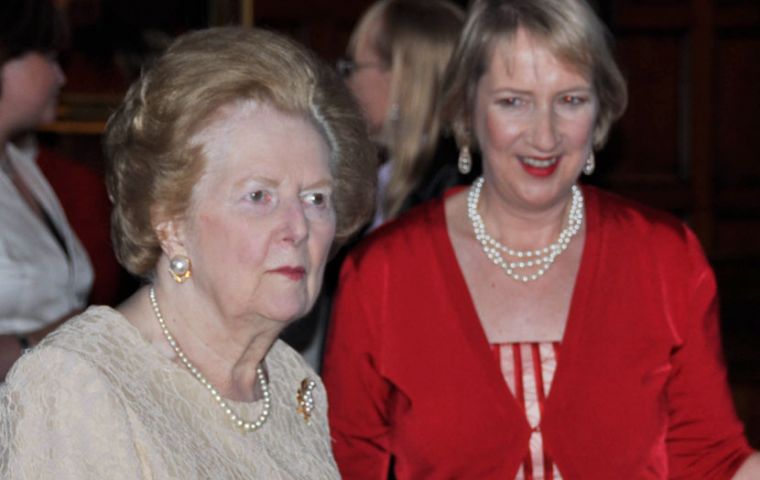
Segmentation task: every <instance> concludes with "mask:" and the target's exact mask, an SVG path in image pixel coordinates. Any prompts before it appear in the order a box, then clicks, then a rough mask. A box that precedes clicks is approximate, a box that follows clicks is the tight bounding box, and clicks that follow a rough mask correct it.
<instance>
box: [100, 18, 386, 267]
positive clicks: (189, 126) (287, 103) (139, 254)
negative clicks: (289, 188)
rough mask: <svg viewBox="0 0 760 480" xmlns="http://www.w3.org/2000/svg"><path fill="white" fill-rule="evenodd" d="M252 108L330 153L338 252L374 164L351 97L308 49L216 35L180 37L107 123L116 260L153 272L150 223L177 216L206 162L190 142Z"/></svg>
mask: <svg viewBox="0 0 760 480" xmlns="http://www.w3.org/2000/svg"><path fill="white" fill-rule="evenodd" d="M245 100H253V101H257V102H261V103H266V104H269V105H272V106H274V107H275V108H277V109H279V110H281V111H283V112H286V113H290V114H294V115H300V116H303V117H304V118H307V119H309V120H310V121H311V122H312V123H313V124H314V126H315V127H316V128H317V130H318V131H320V132H321V133H322V134H323V135H324V137H325V140H326V142H327V145H328V147H329V148H330V169H331V172H332V175H333V179H334V185H333V198H334V204H335V210H336V219H337V225H336V235H335V242H336V244H340V243H342V242H343V241H345V240H346V239H347V238H348V237H349V236H350V235H352V234H353V233H354V232H356V231H357V230H358V229H359V228H360V227H361V226H362V225H363V224H364V223H365V222H366V220H367V219H368V218H369V216H370V215H371V213H372V210H373V205H374V191H375V182H376V175H375V171H376V165H377V159H376V154H375V150H374V148H373V147H372V145H371V143H370V142H369V139H368V138H367V133H366V128H365V126H364V122H363V120H362V118H361V115H360V113H359V110H358V107H357V106H356V104H355V102H354V100H353V98H352V97H351V95H350V93H349V92H348V90H347V89H346V88H345V86H344V85H343V82H342V81H341V80H340V79H339V78H338V77H337V75H336V74H335V73H334V72H332V70H331V69H329V68H328V67H326V66H325V65H323V64H322V63H321V62H320V61H318V60H317V59H316V58H315V57H314V56H313V55H312V54H311V53H310V52H309V51H308V50H307V49H305V48H304V47H302V46H300V45H299V44H297V43H295V42H293V41H292V40H289V39H287V38H285V37H283V36H281V35H278V34H275V33H272V32H268V31H265V30H258V29H251V28H242V27H221V28H213V29H207V30H200V31H197V32H192V33H189V34H186V35H183V36H181V37H179V38H178V39H177V40H176V41H175V42H174V43H173V44H172V45H171V46H170V47H169V49H168V50H167V51H166V52H165V53H164V54H163V55H162V56H161V57H160V58H159V59H158V60H156V62H155V63H154V64H153V65H151V66H150V67H149V68H148V69H147V70H145V71H144V72H143V74H142V75H141V77H140V79H139V80H137V81H136V82H135V83H134V84H133V85H132V86H131V87H130V89H129V91H128V92H127V95H126V98H125V99H124V102H123V103H122V105H121V107H120V108H119V109H118V110H117V111H116V112H115V113H114V114H113V115H112V116H111V118H110V119H109V121H108V126H107V129H106V137H105V148H106V155H107V157H108V166H107V177H106V180H107V187H108V193H109V197H110V198H111V202H112V203H113V212H112V215H111V221H112V222H111V223H112V226H111V230H112V232H111V233H112V240H113V243H114V250H115V253H116V257H117V258H118V260H119V262H120V263H121V264H122V265H123V266H124V267H125V268H126V269H127V270H128V271H129V272H130V273H133V274H135V275H141V276H146V275H149V274H151V273H152V271H153V269H154V267H155V265H156V262H157V261H158V258H159V257H160V255H161V246H160V242H159V239H158V238H157V235H156V232H155V229H154V225H156V224H157V223H158V222H159V221H161V220H164V219H170V218H181V217H182V216H183V215H185V214H186V212H187V209H188V206H189V204H190V200H191V196H192V192H193V188H194V186H195V184H196V183H197V182H198V179H199V178H200V176H201V174H202V173H203V171H204V169H205V163H206V161H208V159H207V158H205V157H204V154H203V145H198V144H197V143H196V142H193V138H194V137H195V135H196V134H197V133H198V132H200V131H202V130H203V129H204V128H206V127H208V126H209V123H210V122H212V121H213V120H214V119H215V118H216V117H215V113H217V112H219V110H220V109H221V108H222V107H225V106H228V105H233V104H236V103H238V102H240V101H245Z"/></svg>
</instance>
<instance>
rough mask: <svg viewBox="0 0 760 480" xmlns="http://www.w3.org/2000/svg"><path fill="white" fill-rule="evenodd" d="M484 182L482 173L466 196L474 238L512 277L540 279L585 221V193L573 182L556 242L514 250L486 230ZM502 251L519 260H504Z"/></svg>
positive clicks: (565, 248) (525, 281)
mask: <svg viewBox="0 0 760 480" xmlns="http://www.w3.org/2000/svg"><path fill="white" fill-rule="evenodd" d="M483 183H484V179H483V177H480V178H478V179H477V180H475V182H473V184H472V186H471V187H470V192H469V194H468V196H467V216H468V217H470V221H471V222H472V230H473V232H475V238H477V239H478V241H479V242H480V246H481V247H482V248H483V252H484V253H485V254H486V256H487V257H488V259H489V260H491V261H492V262H493V263H494V264H495V265H497V266H499V267H501V269H502V270H504V272H505V273H506V274H507V275H508V276H509V277H511V278H513V279H514V280H517V281H518V282H524V283H527V282H530V281H535V280H538V279H539V278H541V277H542V276H543V275H544V273H546V272H547V271H548V270H549V268H551V266H552V264H554V261H555V260H556V259H557V257H558V256H559V255H560V254H561V253H562V252H564V251H565V250H567V246H568V245H569V244H570V240H572V239H573V237H574V236H575V235H576V234H577V233H578V231H579V230H580V228H581V225H583V193H582V192H581V189H580V188H578V186H576V185H573V186H572V196H573V197H572V200H571V201H570V210H569V211H568V214H567V226H566V227H565V228H564V229H563V230H562V231H561V232H560V234H559V238H557V241H556V242H554V243H552V244H551V245H549V246H547V247H544V248H540V249H537V250H513V249H511V248H509V247H507V246H506V245H503V244H502V243H500V242H499V241H498V240H496V239H495V238H493V237H492V236H490V235H489V234H488V233H487V232H486V226H485V224H484V223H483V218H482V217H481V216H480V214H479V213H478V201H479V200H480V191H481V190H482V189H483ZM502 253H504V254H506V255H507V256H509V257H512V258H516V259H517V260H515V261H509V262H507V261H506V260H504V257H503V256H502ZM527 269H536V270H535V271H534V272H533V273H531V274H528V273H525V270H527ZM518 272H524V273H518Z"/></svg>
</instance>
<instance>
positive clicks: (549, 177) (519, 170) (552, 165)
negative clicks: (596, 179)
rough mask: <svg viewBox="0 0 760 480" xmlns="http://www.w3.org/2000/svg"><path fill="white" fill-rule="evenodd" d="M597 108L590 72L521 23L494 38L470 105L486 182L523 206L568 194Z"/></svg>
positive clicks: (538, 206) (587, 148)
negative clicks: (509, 32) (562, 58)
mask: <svg viewBox="0 0 760 480" xmlns="http://www.w3.org/2000/svg"><path fill="white" fill-rule="evenodd" d="M596 112H597V100H596V96H595V94H594V91H593V88H592V86H591V82H590V81H589V79H588V78H587V77H586V76H585V75H583V74H582V73H580V72H579V71H578V70H577V69H574V68H572V67H571V66H569V65H566V64H563V63H562V62H561V61H560V60H558V59H557V57H556V56H555V55H554V54H553V53H552V52H551V51H550V50H549V49H548V48H546V47H545V46H544V45H542V43H541V42H540V41H538V40H536V39H535V38H534V37H532V36H531V35H530V34H529V33H527V32H526V31H525V30H524V29H519V30H518V31H517V34H516V35H515V37H514V38H513V39H512V40H510V41H504V40H502V41H500V42H498V43H496V45H495V47H494V48H493V51H492V52H491V58H490V59H489V63H488V69H487V70H486V72H485V74H484V75H483V76H482V77H481V78H480V80H479V82H478V85H477V91H476V98H475V106H474V110H473V123H474V130H475V135H476V137H477V140H478V143H479V145H480V149H481V151H482V153H483V158H484V165H483V169H484V176H485V177H486V185H487V186H489V185H490V187H488V188H494V189H495V190H496V191H497V192H498V195H499V196H500V197H501V198H502V199H503V200H504V201H506V202H508V203H510V204H511V205H513V206H515V207H517V208H521V209H525V210H532V211H535V210H543V209H546V208H550V207H551V206H554V205H557V204H558V203H561V202H565V201H567V199H568V198H569V195H570V187H571V185H572V184H574V183H575V182H576V180H577V179H578V176H579V175H580V172H581V169H582V168H583V164H584V162H585V160H586V158H587V157H588V156H589V154H590V153H591V151H592V150H591V142H592V132H593V128H594V121H595V118H596Z"/></svg>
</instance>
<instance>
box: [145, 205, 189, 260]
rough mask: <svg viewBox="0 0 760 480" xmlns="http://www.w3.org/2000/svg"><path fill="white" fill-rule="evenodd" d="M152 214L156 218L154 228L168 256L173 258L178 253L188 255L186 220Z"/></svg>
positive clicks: (162, 248)
mask: <svg viewBox="0 0 760 480" xmlns="http://www.w3.org/2000/svg"><path fill="white" fill-rule="evenodd" d="M152 216H153V218H154V219H155V220H154V222H153V230H154V231H155V232H156V236H157V237H158V241H159V243H160V244H161V250H163V252H164V254H165V255H166V256H167V258H173V257H174V256H176V255H185V256H187V248H186V246H185V229H186V227H185V221H184V220H183V219H181V218H178V217H167V216H165V215H160V216H159V215H152Z"/></svg>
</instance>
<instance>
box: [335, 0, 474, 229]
mask: <svg viewBox="0 0 760 480" xmlns="http://www.w3.org/2000/svg"><path fill="white" fill-rule="evenodd" d="M463 25H464V11H463V10H462V9H461V8H459V7H458V6H457V5H455V4H453V3H451V2H449V1H447V0H381V1H379V2H377V3H375V4H373V5H372V6H371V7H370V8H369V9H368V10H367V11H366V12H365V14H364V15H363V17H362V18H361V20H360V21H359V24H358V25H357V27H356V29H355V30H354V33H353V35H352V36H351V40H350V43H349V53H353V52H354V51H355V50H356V45H357V43H358V42H359V41H362V40H365V41H366V40H369V42H370V45H371V46H372V48H373V50H374V51H375V52H376V53H377V55H378V56H379V57H380V59H381V60H382V61H383V62H384V63H385V65H386V66H387V67H388V68H390V70H391V88H390V92H391V93H390V97H391V98H390V103H391V105H392V107H391V109H390V114H389V117H388V118H387V119H386V122H385V127H384V137H385V139H386V141H387V148H388V154H389V156H390V158H391V159H392V161H393V167H392V170H391V177H390V180H389V182H388V185H387V187H386V191H385V201H384V205H382V206H381V207H382V209H383V213H384V216H385V218H386V219H390V218H393V217H395V216H397V215H398V214H399V213H400V210H401V208H402V206H403V204H404V201H405V199H406V198H407V197H408V196H409V194H410V193H411V192H412V191H413V190H414V189H415V188H416V187H417V186H418V185H419V184H420V182H421V181H422V179H423V177H424V176H425V175H426V174H427V173H428V170H429V168H430V165H431V163H432V160H433V153H434V152H435V148H436V145H437V143H438V139H439V136H440V134H441V125H442V124H441V118H440V110H439V104H440V102H439V100H440V95H441V91H442V88H443V76H444V74H445V70H446V65H447V63H448V62H449V58H450V57H451V53H452V52H453V51H454V47H455V46H456V42H457V39H458V37H459V33H460V32H461V29H462V26H463ZM373 27H374V29H375V32H376V34H375V35H374V38H368V36H369V35H371V31H372V29H373Z"/></svg>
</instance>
